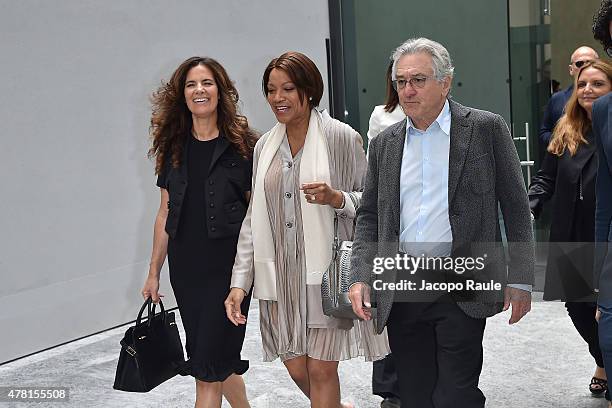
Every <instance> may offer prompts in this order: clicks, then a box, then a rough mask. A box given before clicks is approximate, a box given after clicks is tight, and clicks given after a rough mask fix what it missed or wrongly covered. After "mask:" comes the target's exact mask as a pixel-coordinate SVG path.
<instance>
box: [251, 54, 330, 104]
mask: <svg viewBox="0 0 612 408" xmlns="http://www.w3.org/2000/svg"><path fill="white" fill-rule="evenodd" d="M275 68H276V69H281V70H283V71H285V72H286V73H287V75H288V76H289V78H290V79H291V82H293V84H294V85H295V87H296V88H297V91H298V95H299V96H300V99H301V100H302V101H304V100H307V101H308V105H309V106H310V108H311V109H312V108H314V107H315V106H319V102H321V97H322V96H323V78H322V77H321V72H319V69H318V68H317V66H316V65H315V63H314V62H312V60H311V59H310V58H308V57H307V56H306V55H304V54H302V53H301V52H297V51H289V52H286V53H284V54H283V55H281V56H280V57H278V58H274V59H273V60H272V61H270V63H269V64H268V66H267V67H266V70H265V71H264V74H263V79H262V81H261V88H262V90H263V93H264V95H265V96H268V81H269V80H270V72H272V70H273V69H275Z"/></svg>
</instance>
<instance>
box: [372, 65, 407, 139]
mask: <svg viewBox="0 0 612 408" xmlns="http://www.w3.org/2000/svg"><path fill="white" fill-rule="evenodd" d="M392 70H393V61H391V63H390V64H389V67H388V68H387V73H386V76H385V80H386V94H385V104H384V105H378V106H375V107H374V110H373V111H372V114H371V115H370V124H369V127H368V142H369V141H371V140H372V139H373V138H374V137H375V136H377V135H378V134H379V133H380V132H382V131H383V130H385V129H386V128H388V127H389V126H391V125H393V124H395V123H397V122H399V121H402V120H404V119H405V118H406V115H405V114H404V110H403V109H402V107H401V106H400V104H399V97H398V96H397V92H396V91H395V88H393V81H392V80H391V71H392Z"/></svg>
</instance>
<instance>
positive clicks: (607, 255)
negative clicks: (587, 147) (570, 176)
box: [592, 0, 612, 406]
mask: <svg viewBox="0 0 612 408" xmlns="http://www.w3.org/2000/svg"><path fill="white" fill-rule="evenodd" d="M593 34H594V37H595V39H596V40H598V41H599V42H600V43H601V45H602V46H603V48H604V50H605V51H606V53H607V54H608V56H610V57H612V0H603V1H602V2H601V5H600V7H599V10H598V11H597V13H596V14H595V16H594V17H593ZM592 120H593V134H594V135H595V140H596V143H597V151H598V156H599V157H598V160H599V163H598V165H599V167H598V169H597V187H596V195H597V204H596V209H595V241H596V245H597V246H596V250H597V251H596V254H595V272H596V274H598V275H599V298H598V300H597V305H598V314H600V317H599V347H600V348H601V354H602V357H603V360H604V367H605V369H606V374H607V376H608V378H611V376H612V372H611V368H612V246H611V245H610V242H612V128H611V127H610V123H611V122H612V93H609V94H607V95H606V96H602V97H600V98H599V99H597V100H596V101H595V103H594V104H593V117H592ZM606 399H608V401H609V400H610V393H609V391H608V392H606ZM610 406H612V404H610Z"/></svg>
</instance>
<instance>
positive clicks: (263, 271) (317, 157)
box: [251, 109, 334, 300]
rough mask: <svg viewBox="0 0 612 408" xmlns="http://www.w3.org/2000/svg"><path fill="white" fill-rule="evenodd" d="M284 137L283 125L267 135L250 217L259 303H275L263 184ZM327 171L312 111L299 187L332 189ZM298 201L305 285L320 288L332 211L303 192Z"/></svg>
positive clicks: (318, 118) (273, 259)
mask: <svg viewBox="0 0 612 408" xmlns="http://www.w3.org/2000/svg"><path fill="white" fill-rule="evenodd" d="M285 134H286V128H285V125H284V124H282V123H277V124H276V125H275V126H274V127H273V128H272V129H271V130H270V132H268V138H267V140H266V142H265V144H264V146H263V148H262V150H261V154H260V157H259V161H258V165H257V175H256V178H255V185H254V188H253V197H252V200H253V208H252V217H251V227H252V231H253V250H254V269H255V279H254V284H255V287H254V292H253V295H254V296H255V297H256V298H257V299H262V300H277V295H276V270H277V269H276V253H275V249H274V239H273V237H272V227H271V226H270V217H269V215H268V206H267V204H266V195H265V190H264V181H265V178H266V173H267V171H268V168H269V167H270V163H271V162H272V159H273V158H274V155H275V154H276V152H277V151H278V148H279V147H280V145H281V143H282V141H283V139H284V138H285V137H286V136H285ZM329 169H330V165H329V154H328V149H327V140H326V138H325V135H324V134H323V124H322V118H321V114H320V113H319V112H317V111H316V110H314V109H313V110H312V111H311V112H310V121H309V123H308V132H307V133H306V140H305V142H304V147H303V148H302V158H301V160H300V185H302V184H304V183H309V182H314V181H323V182H325V183H327V184H328V185H329V186H331V177H330V170H329ZM299 198H300V206H301V209H302V228H303V231H304V252H305V254H306V284H308V285H320V284H321V279H322V277H323V272H324V271H325V270H326V269H327V266H328V265H329V262H330V261H331V256H332V242H333V238H334V236H333V235H334V221H333V220H334V210H333V209H332V207H331V206H328V205H319V204H310V203H308V202H307V201H306V197H305V194H304V193H303V192H300V193H299ZM293 228H295V227H293Z"/></svg>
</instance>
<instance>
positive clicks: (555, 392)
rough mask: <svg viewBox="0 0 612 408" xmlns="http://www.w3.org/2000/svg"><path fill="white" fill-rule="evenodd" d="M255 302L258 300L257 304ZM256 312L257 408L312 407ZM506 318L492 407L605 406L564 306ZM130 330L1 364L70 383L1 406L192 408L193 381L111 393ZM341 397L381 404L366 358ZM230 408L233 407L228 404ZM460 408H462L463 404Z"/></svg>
mask: <svg viewBox="0 0 612 408" xmlns="http://www.w3.org/2000/svg"><path fill="white" fill-rule="evenodd" d="M254 304H256V302H254ZM257 316H258V311H257V309H256V308H252V309H251V312H250V314H249V325H248V328H247V338H246V340H245V345H244V350H243V357H244V358H247V359H249V360H250V364H251V368H250V369H249V371H248V372H247V373H246V374H245V381H246V384H247V391H248V394H249V398H250V400H251V405H252V407H253V408H276V407H292V408H293V407H295V408H301V407H304V408H306V407H308V401H307V400H306V398H305V397H303V396H302V394H301V393H300V392H299V390H298V389H297V387H296V386H295V385H294V384H293V383H292V382H291V380H290V379H289V376H288V374H287V373H286V371H285V369H284V366H283V365H282V364H281V363H280V362H279V361H276V362H274V363H265V364H264V363H262V362H261V360H262V357H261V342H260V339H259V322H258V318H257ZM508 318H509V315H508V314H507V313H505V314H501V315H498V316H495V317H494V318H491V319H489V321H488V323H487V329H486V332H485V341H484V349H485V353H484V369H483V372H482V376H481V388H482V390H483V391H484V393H485V395H486V396H487V407H493V408H505V407H508V408H510V407H513V408H516V407H518V408H527V407H529V408H544V407H555V408H565V407H566V408H595V407H600V408H603V407H606V403H605V401H604V400H603V399H602V398H593V397H591V396H590V393H589V391H588V389H587V385H588V382H589V380H590V378H591V375H592V374H593V369H594V362H593V360H592V358H591V357H590V355H589V354H588V350H587V347H586V344H584V342H583V341H582V339H581V338H580V337H579V336H578V334H577V333H576V331H575V329H574V328H573V326H572V324H571V322H570V320H569V318H568V317H567V314H566V311H565V308H564V307H563V304H562V303H557V302H554V303H550V302H539V301H538V302H535V303H534V305H533V310H532V312H531V313H530V314H529V315H528V316H527V317H526V318H525V319H524V320H523V321H521V322H520V323H519V324H518V325H514V326H509V325H508V323H507V321H508ZM124 331H125V327H123V328H118V329H114V330H111V331H108V332H105V333H102V334H99V335H96V336H92V337H89V338H87V339H83V340H79V341H76V342H73V343H70V344H68V345H65V346H62V347H58V348H56V349H53V350H50V351H47V352H44V353H39V354H37V355H34V356H31V357H27V358H24V359H21V360H17V361H15V362H12V363H9V364H5V365H3V366H0V386H26V385H31V386H56V387H58V386H66V387H69V388H70V401H69V402H67V403H49V404H43V403H38V404H33V403H32V404H28V403H0V407H15V408H22V407H26V406H32V407H60V408H64V407H66V408H67V407H79V408H84V407H86V408H96V407H130V408H131V407H191V406H193V402H194V384H193V380H192V379H191V378H188V377H175V378H173V379H172V380H170V381H168V382H166V383H164V384H162V385H160V386H159V387H157V388H156V389H155V390H153V391H151V392H150V393H148V394H133V393H125V392H120V391H115V390H113V389H112V383H113V378H114V374H115V367H116V363H117V357H118V354H119V340H120V339H121V337H122V335H123V332H124ZM340 379H341V383H342V395H343V400H345V401H351V402H354V403H355V404H356V406H357V407H359V408H370V407H378V406H380V398H379V397H376V396H373V395H371V364H370V363H366V362H364V361H362V360H351V361H348V362H343V363H340ZM223 406H224V407H229V405H227V404H226V403H225V402H224V405H223ZM457 407H458V408H461V407H460V406H459V405H457Z"/></svg>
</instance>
